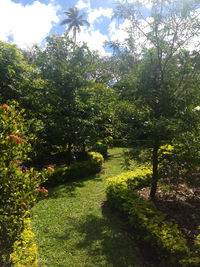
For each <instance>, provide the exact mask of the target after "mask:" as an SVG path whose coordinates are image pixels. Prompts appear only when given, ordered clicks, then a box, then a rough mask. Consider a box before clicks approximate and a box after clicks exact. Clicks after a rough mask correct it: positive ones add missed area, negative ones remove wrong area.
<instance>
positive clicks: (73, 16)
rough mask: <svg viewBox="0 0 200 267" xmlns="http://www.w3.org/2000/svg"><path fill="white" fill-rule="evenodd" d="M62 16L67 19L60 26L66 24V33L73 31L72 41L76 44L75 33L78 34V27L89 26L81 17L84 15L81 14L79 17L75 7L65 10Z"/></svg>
mask: <svg viewBox="0 0 200 267" xmlns="http://www.w3.org/2000/svg"><path fill="white" fill-rule="evenodd" d="M64 14H65V15H66V16H67V17H68V18H67V19H64V20H63V21H62V22H61V23H60V24H61V25H64V24H68V25H69V26H68V29H67V31H68V32H69V31H71V30H72V31H73V39H74V42H75V43H76V33H77V31H78V32H80V26H83V25H86V26H90V24H89V22H88V21H87V20H85V19H83V17H84V16H85V14H84V13H83V14H82V15H79V13H78V9H77V8H76V7H70V8H67V11H65V12H64Z"/></svg>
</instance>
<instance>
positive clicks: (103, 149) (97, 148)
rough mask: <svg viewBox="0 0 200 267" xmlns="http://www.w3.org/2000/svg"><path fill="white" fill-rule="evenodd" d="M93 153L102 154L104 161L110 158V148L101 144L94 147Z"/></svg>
mask: <svg viewBox="0 0 200 267" xmlns="http://www.w3.org/2000/svg"><path fill="white" fill-rule="evenodd" d="M92 151H94V152H98V153H100V154H101V155H102V156H103V157H104V159H105V158H106V157H107V156H108V146H107V145H106V144H103V143H101V142H97V143H96V144H95V145H93V146H92Z"/></svg>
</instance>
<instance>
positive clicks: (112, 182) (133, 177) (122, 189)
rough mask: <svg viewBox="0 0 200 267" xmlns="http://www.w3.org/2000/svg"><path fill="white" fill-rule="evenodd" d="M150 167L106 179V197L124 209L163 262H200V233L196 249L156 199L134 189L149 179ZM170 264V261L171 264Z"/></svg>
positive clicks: (145, 183) (192, 263) (141, 237)
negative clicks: (140, 193) (156, 204)
mask: <svg viewBox="0 0 200 267" xmlns="http://www.w3.org/2000/svg"><path fill="white" fill-rule="evenodd" d="M150 176H151V169H150V168H148V167H140V168H139V169H137V170H136V171H135V172H126V173H122V174H121V175H118V176H115V177H113V178H109V179H108V180H107V188H106V193H107V198H108V200H109V201H110V202H111V204H112V205H113V206H115V207H116V208H117V209H119V210H120V211H122V212H124V213H125V214H126V215H127V216H128V218H129V222H130V224H131V225H132V226H133V229H135V230H136V232H137V236H138V238H140V239H142V240H143V241H144V242H147V243H148V244H150V245H151V247H152V248H154V249H155V250H157V252H158V254H159V255H160V256H161V257H162V259H163V263H165V264H170V266H179V265H181V266H199V263H200V258H199V256H200V255H199V252H200V235H199V236H197V238H196V240H195V248H196V251H195V253H192V252H191V251H190V250H189V248H188V247H187V245H186V239H185V238H183V237H182V235H181V233H180V231H179V230H178V228H177V225H174V224H172V223H171V222H168V221H166V220H165V215H164V214H163V213H162V212H160V211H159V210H158V209H157V208H156V206H155V205H154V203H153V202H151V201H147V200H144V199H142V198H140V197H139V196H138V195H137V193H136V192H135V191H134V190H136V189H138V188H142V187H143V186H146V185H147V184H148V183H149V182H150V179H151V178H150ZM168 266H169V265H168Z"/></svg>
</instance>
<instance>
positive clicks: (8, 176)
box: [0, 103, 44, 264]
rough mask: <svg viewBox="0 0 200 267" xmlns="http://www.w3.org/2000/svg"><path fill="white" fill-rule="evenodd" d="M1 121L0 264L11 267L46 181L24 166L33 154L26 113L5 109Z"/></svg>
mask: <svg viewBox="0 0 200 267" xmlns="http://www.w3.org/2000/svg"><path fill="white" fill-rule="evenodd" d="M15 104H16V103H15ZM0 117H1V120H0V133H1V140H0V150H1V155H0V248H1V252H0V261H1V262H6V263H8V262H9V255H10V253H11V252H12V249H13V244H14V242H15V241H16V240H17V239H18V237H19V235H20V233H21V232H22V231H23V229H24V219H25V218H26V217H27V210H29V209H30V208H31V207H32V206H33V205H34V203H35V201H36V199H37V195H38V191H37V187H39V185H40V183H41V182H43V181H44V177H43V175H42V174H39V173H38V172H37V171H35V170H33V169H32V168H31V169H30V170H28V169H26V168H22V166H21V164H22V162H23V161H24V160H26V158H27V156H26V155H27V153H28V152H29V151H30V145H29V144H28V140H29V136H28V131H27V129H26V126H25V122H24V119H23V112H22V111H19V110H18V108H15V106H14V105H13V104H12V105H10V106H7V105H3V106H1V107H0ZM2 264H3V263H2Z"/></svg>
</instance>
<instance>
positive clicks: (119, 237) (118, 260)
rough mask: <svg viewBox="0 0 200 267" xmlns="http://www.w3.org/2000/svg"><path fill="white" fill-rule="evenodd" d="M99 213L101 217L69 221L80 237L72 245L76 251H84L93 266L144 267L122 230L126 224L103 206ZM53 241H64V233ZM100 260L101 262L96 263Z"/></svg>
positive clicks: (135, 248)
mask: <svg viewBox="0 0 200 267" xmlns="http://www.w3.org/2000/svg"><path fill="white" fill-rule="evenodd" d="M102 213H103V217H102V216H101V217H99V216H95V215H94V214H89V215H86V216H83V217H82V218H81V220H78V221H76V220H74V219H70V218H69V223H70V224H71V225H72V229H71V231H74V232H78V233H79V235H81V236H82V237H83V239H82V240H81V241H78V242H77V243H76V246H75V247H76V249H77V250H81V249H83V250H87V254H88V256H89V257H90V259H91V261H93V264H94V266H113V267H132V266H135V267H136V266H137V267H144V266H145V265H144V264H143V262H142V259H141V257H140V252H139V250H138V248H137V246H136V245H135V241H134V239H133V238H130V236H129V235H128V234H127V232H126V231H125V230H124V229H125V228H126V223H125V224H124V223H123V222H122V221H121V220H120V219H119V218H118V216H117V214H116V213H113V212H112V211H111V210H110V207H108V206H107V205H105V206H103V207H102ZM54 238H57V239H58V240H59V242H62V239H63V241H66V240H67V239H68V238H69V236H68V233H67V232H66V233H65V234H64V235H63V236H60V235H59V236H54ZM102 257H103V259H102ZM101 260H103V262H100V261H101ZM104 260H106V263H105V262H104ZM105 264H106V265H105Z"/></svg>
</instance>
